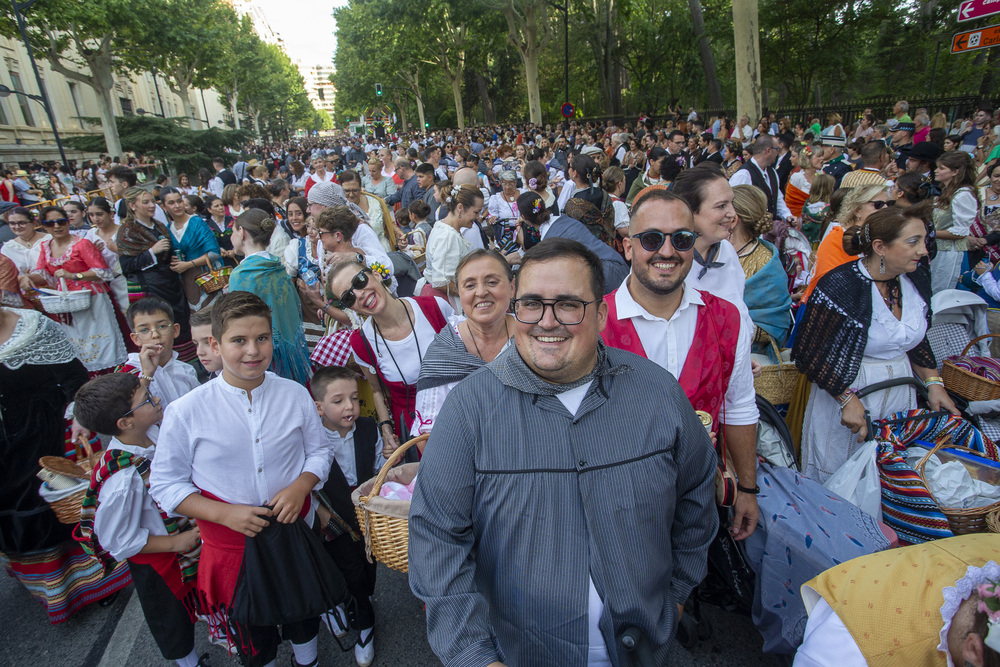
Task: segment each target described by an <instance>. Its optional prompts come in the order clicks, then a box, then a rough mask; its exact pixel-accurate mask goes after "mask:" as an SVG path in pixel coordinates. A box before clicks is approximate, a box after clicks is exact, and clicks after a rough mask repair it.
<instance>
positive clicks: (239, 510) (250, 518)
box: [222, 505, 274, 537]
mask: <svg viewBox="0 0 1000 667" xmlns="http://www.w3.org/2000/svg"><path fill="white" fill-rule="evenodd" d="M273 515H274V513H273V512H272V511H271V510H270V509H268V508H266V507H251V506H250V505H227V506H226V516H225V520H224V521H223V522H222V525H223V526H225V527H226V528H229V529H230V530H235V531H236V532H237V533H241V534H243V535H246V536H247V537H254V536H255V535H257V533H259V532H260V531H262V530H264V529H265V528H267V525H268V523H269V522H268V520H267V519H266V518H264V517H269V516H273Z"/></svg>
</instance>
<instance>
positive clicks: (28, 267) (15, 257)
mask: <svg viewBox="0 0 1000 667" xmlns="http://www.w3.org/2000/svg"><path fill="white" fill-rule="evenodd" d="M7 226H8V227H10V230H11V231H12V232H14V234H15V236H14V238H12V239H11V240H10V241H7V242H6V243H4V244H3V247H2V248H0V253H2V254H4V255H5V256H6V257H8V258H10V260H11V261H12V262H14V266H16V267H17V272H18V282H19V284H20V285H21V289H22V290H24V291H25V292H28V291H29V290H32V289H34V283H32V282H31V279H30V278H28V274H29V273H31V272H32V271H34V270H35V267H36V266H38V256H39V255H40V254H42V241H44V240H45V238H46V236H45V234H43V233H42V232H40V231H38V229H36V228H35V217H34V215H32V213H31V209H27V208H22V207H20V206H18V207H17V208H14V209H11V210H10V212H8V213H7Z"/></svg>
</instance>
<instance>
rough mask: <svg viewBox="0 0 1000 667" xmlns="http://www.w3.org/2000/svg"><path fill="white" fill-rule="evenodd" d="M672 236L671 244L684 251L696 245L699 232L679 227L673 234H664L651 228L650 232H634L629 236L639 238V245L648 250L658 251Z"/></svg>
mask: <svg viewBox="0 0 1000 667" xmlns="http://www.w3.org/2000/svg"><path fill="white" fill-rule="evenodd" d="M668 237H669V238H670V245H672V246H673V247H674V250H676V251H678V252H684V251H686V250H690V249H691V248H693V247H694V241H695V239H697V238H698V234H697V232H692V231H691V230H690V229H678V230H677V231H676V232H673V233H671V234H664V233H663V232H661V231H657V230H655V229H651V230H650V231H648V232H641V233H639V234H632V236H630V237H629V238H631V239H639V245H641V246H642V249H643V250H645V251H647V252H656V251H657V250H659V249H660V248H661V247H663V242H664V241H666V240H667V238H668Z"/></svg>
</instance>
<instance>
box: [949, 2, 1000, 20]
mask: <svg viewBox="0 0 1000 667" xmlns="http://www.w3.org/2000/svg"><path fill="white" fill-rule="evenodd" d="M994 14H1000V0H965V1H964V2H963V3H962V4H960V5H959V6H958V22H959V23H964V22H965V21H975V20H976V19H981V18H985V17H987V16H993V15H994Z"/></svg>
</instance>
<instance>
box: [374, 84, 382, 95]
mask: <svg viewBox="0 0 1000 667" xmlns="http://www.w3.org/2000/svg"><path fill="white" fill-rule="evenodd" d="M375 94H376V95H378V96H379V97H382V84H381V83H376V84H375Z"/></svg>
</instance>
